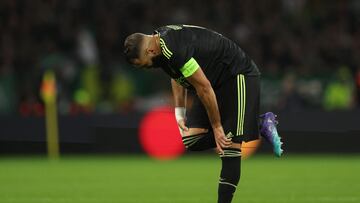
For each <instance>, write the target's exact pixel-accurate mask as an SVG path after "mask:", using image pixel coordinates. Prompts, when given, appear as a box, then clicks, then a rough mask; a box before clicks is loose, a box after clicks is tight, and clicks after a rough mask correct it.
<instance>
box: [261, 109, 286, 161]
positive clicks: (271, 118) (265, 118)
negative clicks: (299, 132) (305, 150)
mask: <svg viewBox="0 0 360 203" xmlns="http://www.w3.org/2000/svg"><path fill="white" fill-rule="evenodd" d="M260 118H261V122H260V134H261V136H262V137H264V138H265V140H266V141H268V142H269V143H270V144H271V145H272V146H273V151H274V154H275V155H276V156H277V157H280V156H281V154H282V153H283V150H282V149H281V145H282V144H283V143H282V142H281V137H280V136H279V134H278V132H277V129H276V125H277V124H278V121H277V120H276V115H275V114H274V113H272V112H267V113H265V114H262V115H260Z"/></svg>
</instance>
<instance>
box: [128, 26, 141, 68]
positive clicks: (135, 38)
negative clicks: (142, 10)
mask: <svg viewBox="0 0 360 203" xmlns="http://www.w3.org/2000/svg"><path fill="white" fill-rule="evenodd" d="M143 38H144V34H142V33H134V34H131V35H129V36H128V37H127V38H126V39H125V42H124V55H125V59H126V61H127V62H128V63H133V60H134V59H137V58H139V55H140V50H141V49H140V47H141V44H142V41H143Z"/></svg>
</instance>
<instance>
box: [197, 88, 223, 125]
mask: <svg viewBox="0 0 360 203" xmlns="http://www.w3.org/2000/svg"><path fill="white" fill-rule="evenodd" d="M196 92H197V95H198V96H199V98H200V100H201V102H202V103H203V105H204V107H205V109H206V111H207V114H208V117H209V120H210V123H211V126H212V128H213V129H216V128H219V127H221V118H220V113H219V108H218V104H217V100H216V95H215V92H214V90H213V88H212V87H211V85H210V84H209V85H206V86H203V87H200V88H197V89H196Z"/></svg>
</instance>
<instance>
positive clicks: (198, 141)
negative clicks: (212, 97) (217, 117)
mask: <svg viewBox="0 0 360 203" xmlns="http://www.w3.org/2000/svg"><path fill="white" fill-rule="evenodd" d="M186 117H187V120H186V126H187V127H188V128H189V130H188V131H183V133H182V141H183V143H184V145H185V147H186V149H187V150H189V151H203V150H207V149H212V148H214V147H216V143H215V139H214V134H213V131H212V129H211V125H210V122H209V118H208V116H207V113H206V110H205V108H204V106H203V105H202V103H201V101H200V99H199V98H198V97H197V96H195V95H194V100H193V105H192V107H191V108H190V109H188V115H187V116H186Z"/></svg>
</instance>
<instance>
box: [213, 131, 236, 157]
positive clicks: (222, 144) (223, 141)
mask: <svg viewBox="0 0 360 203" xmlns="http://www.w3.org/2000/svg"><path fill="white" fill-rule="evenodd" d="M213 131H214V137H215V141H216V150H217V151H218V152H219V154H224V151H223V148H228V147H230V146H231V143H232V142H231V139H229V138H227V137H226V136H225V133H224V129H223V128H222V126H220V127H217V128H214V129H213Z"/></svg>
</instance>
